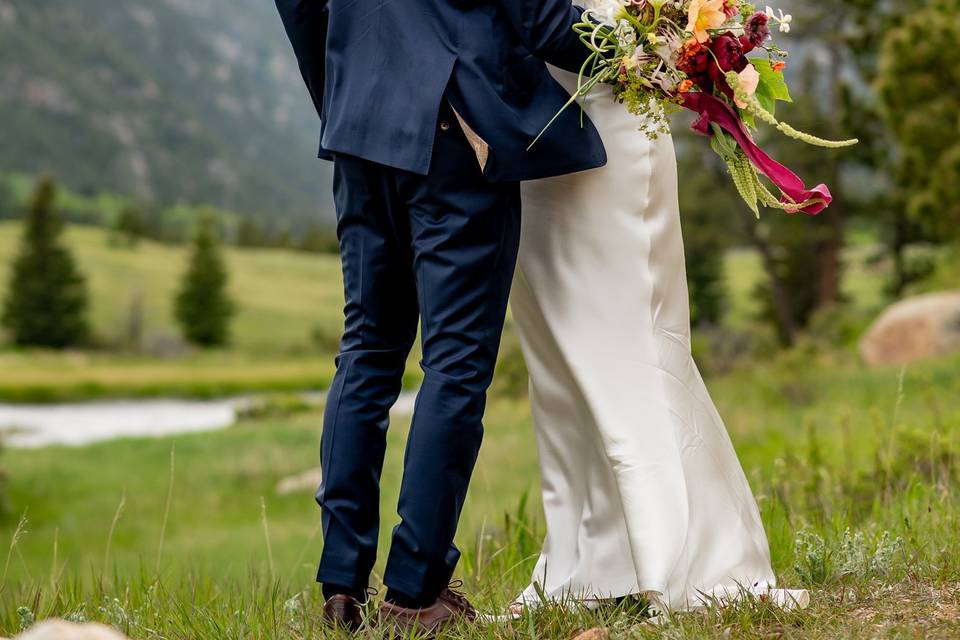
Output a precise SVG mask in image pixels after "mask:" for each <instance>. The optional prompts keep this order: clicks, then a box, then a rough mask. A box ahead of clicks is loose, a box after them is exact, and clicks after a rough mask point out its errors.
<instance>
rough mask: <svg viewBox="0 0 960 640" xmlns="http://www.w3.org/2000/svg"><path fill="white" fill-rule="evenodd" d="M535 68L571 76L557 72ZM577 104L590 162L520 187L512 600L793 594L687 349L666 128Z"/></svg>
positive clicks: (785, 598) (607, 106) (606, 97)
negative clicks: (525, 473)
mask: <svg viewBox="0 0 960 640" xmlns="http://www.w3.org/2000/svg"><path fill="white" fill-rule="evenodd" d="M551 71H552V72H553V73H554V75H555V76H556V77H557V78H558V80H560V82H561V83H562V84H563V85H564V86H565V87H566V88H568V89H569V90H570V91H571V92H573V90H574V89H575V86H576V78H575V76H574V75H572V74H570V73H567V72H564V71H559V70H556V69H551ZM584 108H585V109H586V112H587V114H588V115H589V116H590V118H591V120H592V121H593V123H594V124H595V125H596V126H597V128H598V129H599V131H600V134H601V135H602V137H603V140H604V143H605V145H606V148H607V154H608V156H609V163H608V165H607V166H606V167H604V168H602V169H596V170H593V171H587V172H583V173H579V174H574V175H568V176H561V177H558V178H552V179H547V180H541V181H536V182H528V183H526V184H525V185H524V186H523V191H522V193H523V208H524V212H523V235H522V240H521V250H520V258H519V265H518V268H517V273H516V278H515V282H514V288H513V297H512V303H511V304H512V309H513V317H514V320H515V323H516V325H517V327H518V329H519V333H520V337H521V341H522V346H523V352H524V356H525V358H526V361H527V365H528V368H529V371H530V396H531V402H532V407H533V419H534V425H535V429H536V436H537V444H538V450H539V455H540V465H541V473H542V485H543V506H544V510H545V514H546V524H547V536H546V540H545V541H544V545H543V551H542V555H541V556H540V559H539V561H538V562H537V565H536V569H535V571H534V574H533V578H532V582H531V585H530V587H528V588H527V589H526V590H524V591H523V593H522V594H521V595H520V596H519V597H518V599H517V602H518V603H522V604H523V605H524V606H528V607H532V606H538V605H539V604H541V598H540V596H539V595H538V593H537V591H538V590H542V592H543V593H545V594H546V596H547V597H548V598H549V599H550V600H553V601H563V602H567V603H570V602H574V601H577V602H589V601H592V600H596V599H603V598H612V597H619V596H623V595H628V594H635V593H641V592H653V593H655V594H659V595H658V601H659V602H660V603H661V606H664V607H667V608H670V609H689V608H694V607H697V606H700V605H701V604H702V603H704V601H705V600H706V599H709V598H717V599H718V600H721V601H730V600H732V599H736V598H737V597H738V596H739V595H741V594H742V593H743V592H744V590H749V591H751V592H753V593H755V594H757V595H758V596H761V597H771V598H774V599H775V600H776V601H778V602H780V603H781V604H783V606H793V605H797V604H800V605H805V604H806V599H807V597H806V594H805V593H803V592H787V591H783V590H776V589H774V588H773V587H774V580H775V578H774V574H773V570H772V569H771V566H770V552H769V548H768V544H767V538H766V535H765V533H764V529H763V525H762V523H761V521H760V514H759V512H758V509H757V504H756V501H755V500H754V497H753V494H752V492H751V490H750V486H749V484H748V483H747V479H746V477H745V476H744V472H743V469H742V468H741V465H740V463H739V461H738V459H737V455H736V452H735V451H734V448H733V445H732V444H731V442H730V438H729V436H728V435H727V431H726V429H725V427H724V425H723V422H722V421H721V418H720V416H719V415H718V413H717V411H716V409H715V408H714V405H713V402H712V401H711V399H710V396H709V395H708V393H707V389H706V387H705V386H704V383H703V380H702V379H701V377H700V374H699V372H698V370H697V367H696V365H695V364H694V361H693V358H692V357H691V354H690V319H689V302H688V297H687V296H688V294H687V283H686V272H685V268H684V255H683V240H682V238H681V234H680V217H679V210H678V203H677V169H676V159H675V156H674V149H673V142H672V140H671V139H670V137H669V136H666V137H661V138H660V139H659V140H657V141H650V140H649V139H648V138H647V137H646V136H645V135H643V134H641V133H639V132H638V131H637V120H636V118H635V117H634V116H631V115H629V114H628V113H627V112H626V110H625V109H624V107H623V106H622V105H619V104H616V103H614V101H613V100H612V98H611V95H610V93H609V91H608V90H604V89H598V90H595V91H594V92H593V93H592V94H591V95H590V96H588V97H587V99H586V100H585V103H584ZM731 215H732V213H731ZM534 583H536V586H535V585H534Z"/></svg>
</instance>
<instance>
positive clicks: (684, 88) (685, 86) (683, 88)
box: [677, 78, 693, 93]
mask: <svg viewBox="0 0 960 640" xmlns="http://www.w3.org/2000/svg"><path fill="white" fill-rule="evenodd" d="M691 89H693V80H691V79H689V78H686V79H684V80H681V81H680V84H679V85H677V91H679V92H680V93H687V92H689V91H690V90H691Z"/></svg>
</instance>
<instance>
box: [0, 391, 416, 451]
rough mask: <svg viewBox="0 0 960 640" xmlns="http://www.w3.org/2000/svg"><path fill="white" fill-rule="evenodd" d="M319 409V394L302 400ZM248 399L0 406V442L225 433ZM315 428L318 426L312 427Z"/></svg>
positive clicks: (410, 398) (397, 408) (398, 408)
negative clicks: (0, 438) (224, 430)
mask: <svg viewBox="0 0 960 640" xmlns="http://www.w3.org/2000/svg"><path fill="white" fill-rule="evenodd" d="M304 397H305V398H306V399H308V400H310V401H316V402H317V403H318V404H320V403H322V398H323V396H322V394H304ZM415 397H416V393H415V392H407V393H404V394H402V395H401V396H400V399H399V400H398V401H397V404H396V405H394V407H393V413H394V414H395V415H408V414H410V413H411V412H412V411H413V402H414V399H415ZM251 402H255V399H253V398H228V399H222V400H124V401H105V402H84V403H76V404H53V405H10V404H0V436H2V440H3V444H4V445H5V446H8V447H20V448H36V447H44V446H48V445H56V444H60V445H69V446H80V445H85V444H90V443H92V442H99V441H102V440H111V439H113V438H133V437H161V436H169V435H175V434H180V433H194V432H199V431H215V430H217V429H225V428H227V427H229V426H231V425H233V424H234V423H236V421H237V414H238V411H239V410H241V409H242V408H244V407H246V406H249V405H250V403H251ZM318 428H319V425H318Z"/></svg>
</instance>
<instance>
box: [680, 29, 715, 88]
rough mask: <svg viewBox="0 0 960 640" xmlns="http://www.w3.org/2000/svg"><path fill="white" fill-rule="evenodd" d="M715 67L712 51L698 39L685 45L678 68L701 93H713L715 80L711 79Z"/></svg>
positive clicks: (691, 40)
mask: <svg viewBox="0 0 960 640" xmlns="http://www.w3.org/2000/svg"><path fill="white" fill-rule="evenodd" d="M711 66H714V65H713V61H712V59H711V58H710V51H709V50H707V47H706V46H704V45H702V44H700V43H699V42H697V41H696V39H690V40H689V41H687V43H686V44H684V45H683V49H682V50H681V51H680V57H679V58H678V60H677V68H678V69H680V71H683V72H684V73H685V74H687V77H688V78H689V79H690V80H691V82H693V84H695V85H697V86H698V87H700V90H701V91H708V92H709V91H712V90H713V80H711V79H710V67H711Z"/></svg>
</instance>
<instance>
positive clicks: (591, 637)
mask: <svg viewBox="0 0 960 640" xmlns="http://www.w3.org/2000/svg"><path fill="white" fill-rule="evenodd" d="M609 637H610V631H609V630H607V629H606V628H605V627H594V628H593V629H587V630H586V631H584V632H583V633H581V634H580V635H578V636H576V637H575V638H574V639H573V640H607V638H609Z"/></svg>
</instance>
